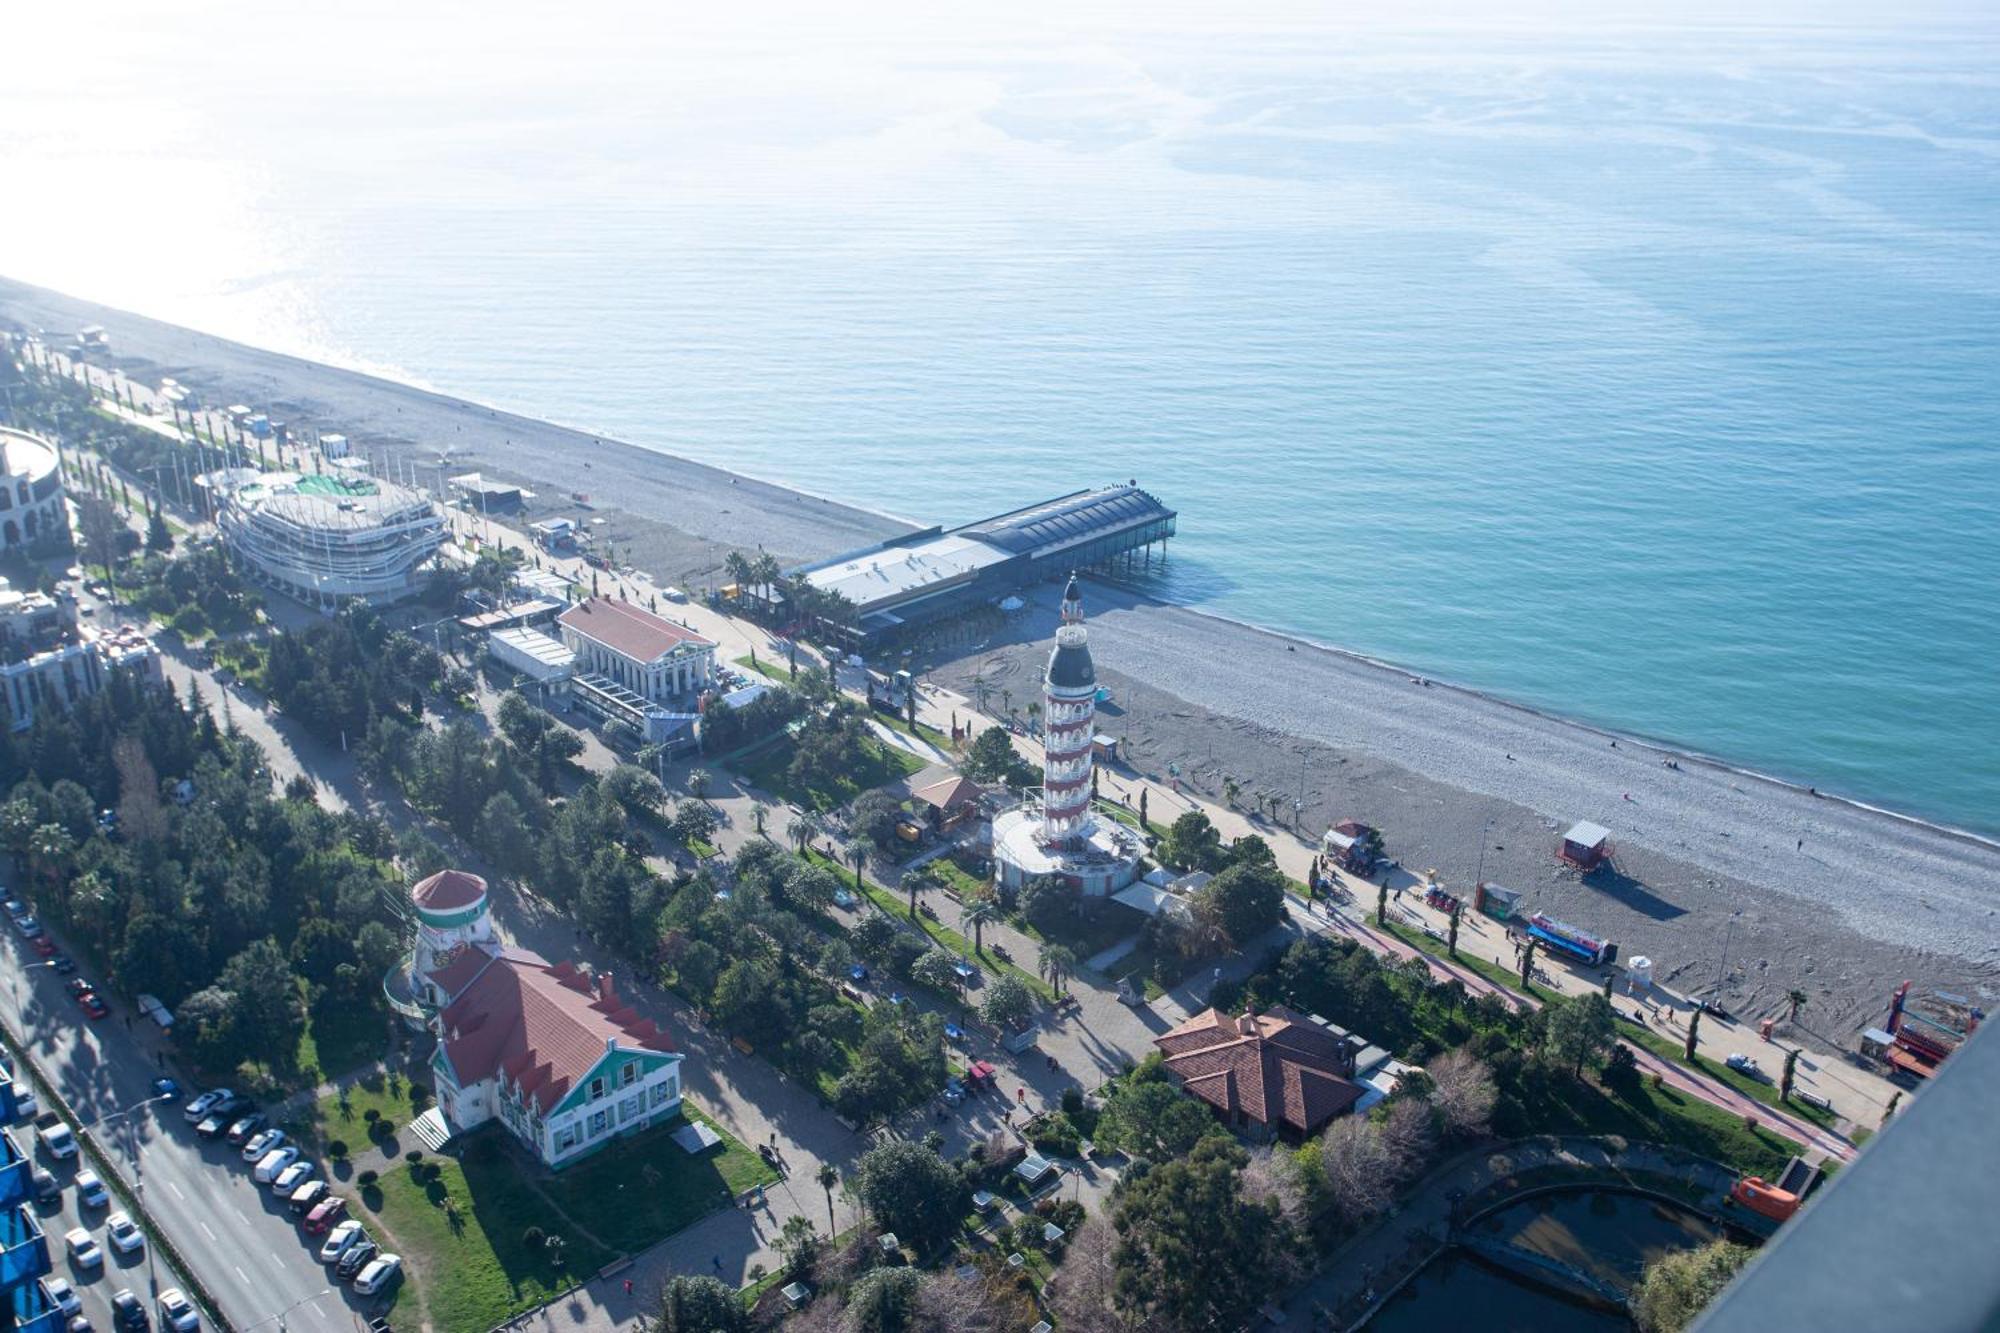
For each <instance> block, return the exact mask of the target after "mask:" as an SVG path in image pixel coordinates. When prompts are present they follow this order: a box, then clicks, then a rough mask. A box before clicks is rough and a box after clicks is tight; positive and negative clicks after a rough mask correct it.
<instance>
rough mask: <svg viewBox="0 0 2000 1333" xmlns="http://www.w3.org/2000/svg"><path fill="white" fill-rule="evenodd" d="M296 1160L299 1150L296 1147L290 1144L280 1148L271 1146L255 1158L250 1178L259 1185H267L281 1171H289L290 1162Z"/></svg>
mask: <svg viewBox="0 0 2000 1333" xmlns="http://www.w3.org/2000/svg"><path fill="white" fill-rule="evenodd" d="M298 1160H299V1150H298V1149H297V1148H294V1147H291V1146H290V1145H287V1146H285V1147H282V1148H273V1149H271V1151H269V1152H267V1153H265V1154H264V1155H263V1156H262V1157H259V1158H258V1159H257V1169H256V1170H254V1171H252V1172H251V1173H250V1178H251V1179H252V1180H255V1181H256V1182H257V1183H258V1184H259V1185H268V1184H270V1183H271V1182H272V1181H274V1180H276V1179H277V1178H278V1177H279V1175H281V1174H282V1173H283V1172H286V1171H289V1170H290V1169H291V1166H292V1163H294V1162H296V1161H298Z"/></svg>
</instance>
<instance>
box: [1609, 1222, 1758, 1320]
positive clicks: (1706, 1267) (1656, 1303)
mask: <svg viewBox="0 0 2000 1333" xmlns="http://www.w3.org/2000/svg"><path fill="white" fill-rule="evenodd" d="M1755 1254H1756V1251H1754V1250H1751V1249H1749V1248H1748V1247H1746V1246H1742V1245H1732V1244H1730V1243H1729V1242H1728V1241H1726V1240H1718V1241H1712V1242H1710V1243H1709V1244H1707V1245H1704V1246H1702V1247H1701V1248H1700V1249H1698V1250H1680V1251H1677V1252H1675V1253H1672V1254H1667V1255H1663V1256H1661V1257H1660V1258H1658V1259H1655V1260H1654V1261H1653V1262H1652V1263H1650V1264H1647V1265H1646V1273H1645V1276H1644V1277H1642V1278H1641V1279H1640V1280H1639V1286H1638V1288H1637V1289H1636V1290H1634V1291H1633V1293H1632V1322H1633V1323H1635V1324H1637V1325H1638V1326H1639V1328H1640V1329H1641V1330H1643V1333H1681V1330H1682V1329H1684V1328H1686V1327H1688V1325H1690V1324H1692V1323H1693V1322H1694V1321H1695V1319H1696V1317H1697V1316H1699V1315H1700V1314H1701V1312H1702V1311H1703V1310H1706V1309H1707V1308H1708V1305H1709V1302H1710V1301H1713V1300H1714V1299H1715V1298H1716V1297H1717V1296H1718V1295H1720V1294H1721V1293H1722V1289H1723V1288H1724V1287H1726V1286H1728V1285H1729V1283H1730V1281H1731V1280H1732V1279H1734V1278H1735V1276H1736V1275H1737V1274H1738V1273H1739V1272H1741V1271H1742V1270H1743V1265H1745V1264H1747V1263H1749V1262H1750V1260H1751V1259H1752V1258H1753V1257H1754V1256H1755Z"/></svg>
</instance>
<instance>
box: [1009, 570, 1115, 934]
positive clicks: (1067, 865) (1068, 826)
mask: <svg viewBox="0 0 2000 1333" xmlns="http://www.w3.org/2000/svg"><path fill="white" fill-rule="evenodd" d="M1096 737H1097V670H1096V668H1095V667H1094V666H1093V665H1092V664H1091V660H1090V631H1088V630H1086V629H1085V628H1084V627H1083V591H1082V588H1081V587H1080V586H1079V585H1078V583H1077V580H1076V576H1075V575H1074V574H1072V575H1071V576H1070V580H1069V586H1068V588H1067V589H1066V590H1065V591H1064V592H1063V599H1062V623H1061V624H1060V625H1059V626H1058V627H1057V629H1056V644H1055V647H1054V648H1053V649H1051V650H1050V652H1049V665H1048V669H1047V670H1046V671H1044V672H1043V673H1042V789H1041V790H1040V791H1039V792H1034V791H1030V792H1029V793H1028V794H1027V798H1026V800H1025V801H1024V803H1023V804H1022V806H1021V808H1020V809H1018V810H1009V811H1007V812H1005V813H1004V814H1001V815H1000V816H998V817H997V818H995V819H994V821H993V864H994V873H995V874H996V876H997V877H998V878H999V880H1000V882H1001V884H1003V885H1005V886H1007V887H1010V888H1015V889H1018V888H1020V887H1021V886H1022V885H1023V884H1025V883H1027V882H1028V881H1029V880H1031V879H1035V878H1038V877H1040V876H1044V875H1054V876H1056V877H1058V878H1061V879H1064V880H1067V881H1068V882H1069V883H1071V884H1074V885H1075V886H1076V887H1077V888H1078V889H1080V890H1081V891H1082V892H1083V893H1084V894H1085V895H1087V896H1090V897H1103V896H1104V895H1106V894H1109V893H1115V892H1116V891H1118V890H1119V889H1122V888H1124V887H1125V886H1126V885H1128V884H1130V883H1131V882H1132V881H1133V880H1134V879H1137V878H1138V874H1139V861H1140V858H1141V857H1142V856H1143V855H1144V854H1145V847H1144V845H1143V844H1142V843H1141V841H1140V839H1139V835H1138V833H1137V831H1136V830H1134V829H1131V828H1128V827H1127V826H1125V825H1124V824H1121V823H1118V822H1117V821H1115V820H1108V819H1098V818H1097V817H1096V816H1094V815H1093V814H1092V813H1091V809H1090V776H1091V768H1092V764H1093V758H1092V756H1093V753H1094V746H1095V743H1096Z"/></svg>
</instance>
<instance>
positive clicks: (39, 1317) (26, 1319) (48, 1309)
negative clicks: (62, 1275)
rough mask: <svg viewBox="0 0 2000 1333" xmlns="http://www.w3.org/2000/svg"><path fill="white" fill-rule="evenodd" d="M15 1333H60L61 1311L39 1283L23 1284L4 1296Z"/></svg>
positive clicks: (62, 1323)
mask: <svg viewBox="0 0 2000 1333" xmlns="http://www.w3.org/2000/svg"><path fill="white" fill-rule="evenodd" d="M5 1299H6V1302H7V1307H8V1309H9V1310H10V1311H11V1313H12V1315H13V1319H12V1323H11V1325H10V1327H12V1328H13V1329H14V1330H15V1333H62V1329H63V1327H64V1325H65V1321H64V1319H63V1316H62V1311H61V1310H60V1309H58V1308H57V1307H56V1303H55V1302H54V1301H52V1300H50V1299H49V1296H48V1293H47V1292H45V1291H43V1290H42V1284H41V1283H39V1282H24V1283H22V1284H21V1285H20V1286H18V1287H16V1288H14V1289H13V1290H12V1291H10V1292H8V1293H7V1294H6V1297H5Z"/></svg>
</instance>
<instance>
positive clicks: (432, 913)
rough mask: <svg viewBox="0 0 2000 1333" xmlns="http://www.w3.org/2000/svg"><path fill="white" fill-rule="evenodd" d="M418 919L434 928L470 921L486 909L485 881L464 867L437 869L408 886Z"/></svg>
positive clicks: (441, 928)
mask: <svg viewBox="0 0 2000 1333" xmlns="http://www.w3.org/2000/svg"><path fill="white" fill-rule="evenodd" d="M410 903H411V905H412V906H414V907H415V908H416V909H417V920H419V921H420V922H422V923H423V924H424V925H426V926H430V927H432V928H433V929H436V930H449V929H451V928H452V927H454V926H463V925H469V924H470V923H471V922H472V920H473V919H474V918H475V917H478V916H483V915H484V914H485V912H486V881H485V880H483V879H481V878H480V877H479V876H477V875H475V874H472V873H471V872H470V871H465V870H440V871H438V872H437V873H436V874H435V875H432V876H430V877H429V878H427V879H420V880H418V881H417V883H416V885H415V886H414V887H413V888H411V890H410Z"/></svg>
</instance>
